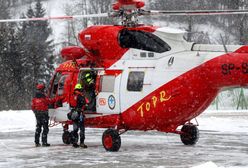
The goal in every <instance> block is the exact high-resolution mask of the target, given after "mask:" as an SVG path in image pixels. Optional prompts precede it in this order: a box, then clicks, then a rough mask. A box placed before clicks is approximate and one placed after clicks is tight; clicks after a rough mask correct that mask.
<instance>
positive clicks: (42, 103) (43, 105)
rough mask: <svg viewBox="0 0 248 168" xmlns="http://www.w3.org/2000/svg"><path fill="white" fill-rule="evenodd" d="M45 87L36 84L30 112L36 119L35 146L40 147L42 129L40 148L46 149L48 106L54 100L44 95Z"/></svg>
mask: <svg viewBox="0 0 248 168" xmlns="http://www.w3.org/2000/svg"><path fill="white" fill-rule="evenodd" d="M44 91H45V85H44V84H38V85H37V86H36V93H35V96H34V98H33V99H32V110H33V112H34V114H35V117H36V130H35V140H34V142H35V146H36V147H39V146H41V145H40V133H41V130H42V127H43V132H42V138H41V139H42V146H44V147H48V146H50V144H48V143H47V134H48V132H49V128H48V122H49V115H48V106H49V104H52V103H54V102H55V99H54V100H53V99H49V98H48V97H47V96H46V94H45V92H44Z"/></svg>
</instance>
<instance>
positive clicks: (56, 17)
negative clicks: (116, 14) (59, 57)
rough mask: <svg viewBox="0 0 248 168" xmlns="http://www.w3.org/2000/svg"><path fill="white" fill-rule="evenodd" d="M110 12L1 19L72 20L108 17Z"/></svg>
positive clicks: (24, 20)
mask: <svg viewBox="0 0 248 168" xmlns="http://www.w3.org/2000/svg"><path fill="white" fill-rule="evenodd" d="M108 16H109V14H108V13H99V14H89V15H74V16H49V17H44V18H23V19H1V20H0V23H6V22H29V21H45V20H72V19H78V18H96V17H108Z"/></svg>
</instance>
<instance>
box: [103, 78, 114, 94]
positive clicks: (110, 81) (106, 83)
mask: <svg viewBox="0 0 248 168" xmlns="http://www.w3.org/2000/svg"><path fill="white" fill-rule="evenodd" d="M100 86H101V89H100V91H101V92H114V89H115V76H112V75H104V76H101V85H100Z"/></svg>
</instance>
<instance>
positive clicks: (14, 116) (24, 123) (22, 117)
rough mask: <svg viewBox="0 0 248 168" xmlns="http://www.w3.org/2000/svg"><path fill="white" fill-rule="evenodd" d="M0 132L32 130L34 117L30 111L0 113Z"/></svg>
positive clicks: (34, 122)
mask: <svg viewBox="0 0 248 168" xmlns="http://www.w3.org/2000/svg"><path fill="white" fill-rule="evenodd" d="M0 124H1V125H0V132H14V131H24V130H32V131H33V130H34V128H35V124H36V121H35V116H34V114H33V112H32V111H31V110H20V111H11V110H10V111H2V112H0Z"/></svg>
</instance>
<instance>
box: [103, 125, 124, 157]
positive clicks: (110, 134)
mask: <svg viewBox="0 0 248 168" xmlns="http://www.w3.org/2000/svg"><path fill="white" fill-rule="evenodd" d="M102 144H103V146H104V148H105V149H106V151H110V152H117V151H118V150H119V149H120V147H121V137H120V135H119V132H118V131H117V130H115V129H107V130H106V131H104V133H103V135H102Z"/></svg>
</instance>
